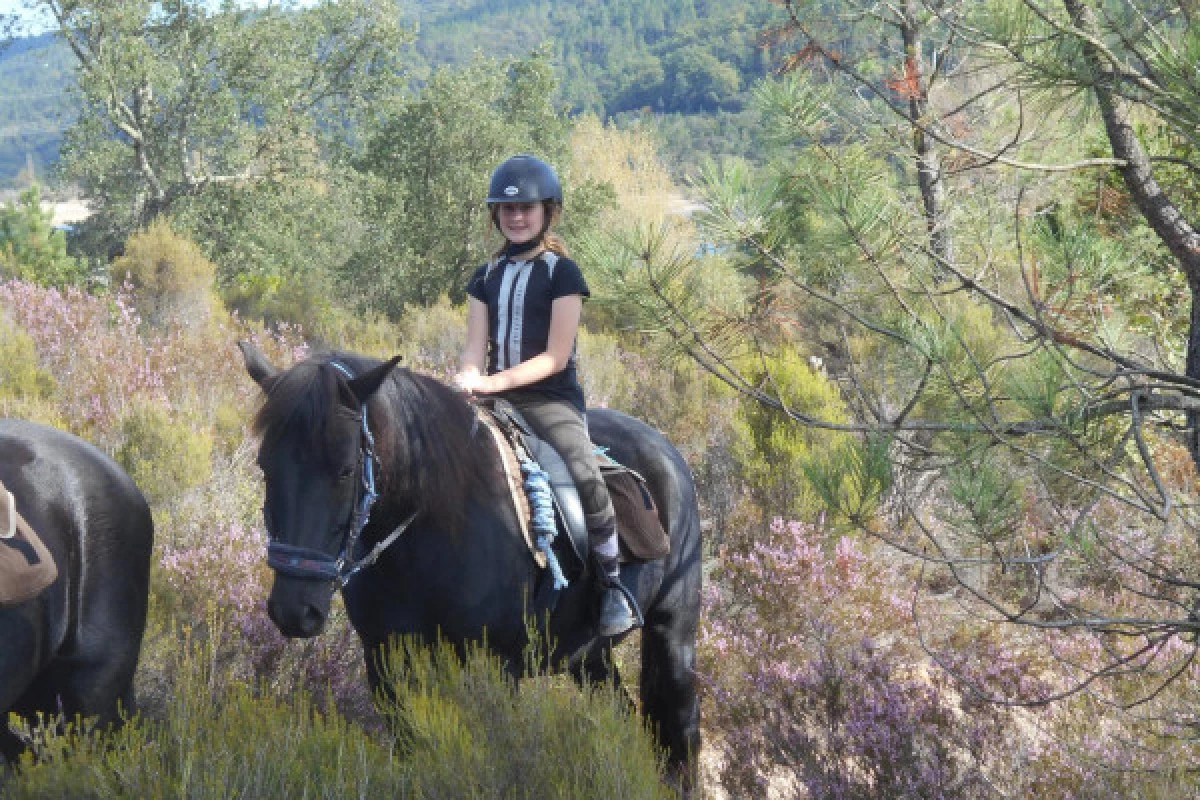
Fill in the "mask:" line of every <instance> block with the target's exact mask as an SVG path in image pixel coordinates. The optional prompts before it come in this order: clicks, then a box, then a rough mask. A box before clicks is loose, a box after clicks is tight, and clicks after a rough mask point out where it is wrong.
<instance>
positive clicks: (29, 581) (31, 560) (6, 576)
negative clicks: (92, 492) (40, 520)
mask: <svg viewBox="0 0 1200 800" xmlns="http://www.w3.org/2000/svg"><path fill="white" fill-rule="evenodd" d="M57 577H58V568H57V567H55V566H54V559H53V558H52V557H51V555H50V551H49V550H47V549H46V546H45V545H44V544H42V540H41V539H39V538H38V537H37V535H36V534H35V533H34V532H33V529H32V528H30V527H29V525H28V524H26V522H25V520H24V519H22V518H21V515H20V514H18V513H17V507H16V502H15V501H14V499H13V496H12V495H11V494H9V492H8V490H7V489H5V488H4V486H3V485H2V484H0V606H12V605H17V604H19V603H23V602H25V601H26V600H29V599H31V598H33V597H35V596H37V595H38V594H39V593H41V591H42V590H43V589H45V588H46V587H47V586H49V585H50V584H52V583H54V579H55V578H57Z"/></svg>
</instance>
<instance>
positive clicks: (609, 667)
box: [568, 644, 637, 714]
mask: <svg viewBox="0 0 1200 800" xmlns="http://www.w3.org/2000/svg"><path fill="white" fill-rule="evenodd" d="M568 672H570V674H571V677H572V678H574V679H575V683H577V684H578V685H579V686H580V687H581V688H582V687H585V686H599V685H601V684H609V685H611V686H612V687H613V689H615V690H616V691H617V692H619V693H620V696H621V698H623V699H624V701H625V703H626V704H627V706H628V709H629V712H630V713H631V714H632V713H636V712H637V703H635V702H634V701H633V697H632V696H631V695H630V694H629V690H628V689H627V688H626V687H625V684H624V683H622V682H621V671H620V670H619V669H617V664H616V662H615V661H613V650H612V647H611V646H609V645H607V644H605V645H595V646H592V647H590V648H588V651H587V654H586V655H585V656H584V657H583V658H580V659H577V660H575V661H574V662H572V663H571V664H570V666H569V667H568Z"/></svg>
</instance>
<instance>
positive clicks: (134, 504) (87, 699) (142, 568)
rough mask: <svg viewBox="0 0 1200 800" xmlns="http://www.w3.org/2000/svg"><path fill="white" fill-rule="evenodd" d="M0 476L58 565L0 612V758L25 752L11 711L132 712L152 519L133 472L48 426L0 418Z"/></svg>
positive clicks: (107, 720) (106, 716)
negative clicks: (40, 588)
mask: <svg viewBox="0 0 1200 800" xmlns="http://www.w3.org/2000/svg"><path fill="white" fill-rule="evenodd" d="M0 482H3V483H4V485H5V486H6V487H8V489H9V490H10V491H11V492H12V493H13V494H14V495H15V496H16V497H17V508H18V510H19V511H20V512H21V515H22V516H24V517H25V519H26V520H27V521H28V522H29V524H30V526H32V527H33V529H34V530H35V531H37V532H38V534H39V535H40V536H41V538H42V540H43V541H44V542H45V544H46V547H47V548H48V549H49V550H50V552H51V553H52V554H53V556H54V560H55V563H56V564H57V565H58V578H57V580H55V582H54V583H53V584H52V585H51V586H50V587H49V588H48V589H46V591H44V592H42V593H41V594H40V595H38V596H37V597H35V598H33V599H32V600H29V601H27V602H25V603H23V604H21V605H18V606H13V607H10V608H3V609H0V712H2V713H3V714H4V716H3V717H0V753H2V754H3V755H4V757H5V758H7V759H10V760H11V759H12V758H13V757H15V756H16V755H18V754H19V753H20V752H21V750H22V749H23V747H22V743H21V741H20V740H19V739H18V738H17V737H16V736H15V735H14V734H13V732H12V731H11V730H10V729H9V728H8V726H7V725H5V724H4V719H5V718H6V717H7V714H8V712H12V711H15V712H17V713H19V714H21V715H23V716H25V717H26V718H29V719H33V718H34V716H35V715H36V713H37V712H43V713H45V714H50V715H53V714H58V713H62V714H64V715H65V716H66V718H67V719H68V720H70V719H72V718H74V716H75V715H76V714H79V715H83V716H85V717H95V718H98V722H99V723H100V724H101V725H109V724H114V723H117V722H118V721H119V715H120V714H121V713H123V712H132V710H133V672H134V669H135V668H136V667H137V661H138V652H139V649H140V648H141V643H142V633H143V631H144V630H145V627H146V605H147V600H148V597H149V589H150V550H151V547H152V546H153V540H154V524H153V522H152V520H151V518H150V508H149V507H148V506H147V505H146V500H145V499H144V498H143V497H142V493H141V492H140V491H138V488H137V487H136V486H134V484H133V481H132V480H130V478H129V476H128V475H126V474H125V472H124V471H123V470H122V469H121V468H120V467H119V466H118V465H117V464H116V462H114V461H113V460H112V459H111V458H109V457H108V456H106V455H105V454H104V453H102V452H100V451H99V450H98V449H96V448H95V447H93V446H92V445H90V444H88V443H87V442H85V441H83V440H82V439H79V438H76V437H75V436H72V435H71V434H69V433H64V432H62V431H59V430H55V429H53V428H47V427H44V426H42V425H35V424H33V423H31V422H23V421H19V420H11V419H9V420H0Z"/></svg>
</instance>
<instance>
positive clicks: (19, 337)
mask: <svg viewBox="0 0 1200 800" xmlns="http://www.w3.org/2000/svg"><path fill="white" fill-rule="evenodd" d="M57 388H58V383H57V382H56V381H55V380H54V376H53V375H51V374H50V373H49V372H48V371H46V370H45V369H44V368H43V367H42V365H41V363H40V362H39V360H38V356H37V345H36V344H35V343H34V341H33V339H32V338H31V337H30V336H29V335H28V334H27V333H25V332H24V331H22V330H21V329H20V328H18V327H16V326H15V325H13V324H12V323H10V322H8V321H7V320H5V319H4V318H3V317H0V417H18V418H20V419H27V420H32V421H35V422H42V423H45V424H47V425H53V426H54V427H58V428H66V427H67V425H66V422H65V420H63V418H62V415H61V413H60V412H59V409H58V406H57V404H56V403H55V402H54V398H55V391H56V389H57Z"/></svg>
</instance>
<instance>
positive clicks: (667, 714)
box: [641, 611, 700, 792]
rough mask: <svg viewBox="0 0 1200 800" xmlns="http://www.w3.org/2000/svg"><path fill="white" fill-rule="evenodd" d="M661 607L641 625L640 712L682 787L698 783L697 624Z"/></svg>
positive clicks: (688, 616)
mask: <svg viewBox="0 0 1200 800" xmlns="http://www.w3.org/2000/svg"><path fill="white" fill-rule="evenodd" d="M683 616H684V617H687V619H679V618H678V617H677V616H676V615H673V614H669V613H665V612H663V611H657V612H653V613H651V614H649V615H647V617H646V627H645V628H643V629H642V683H641V698H642V712H643V713H644V714H645V715H646V717H647V718H648V719H649V720H650V721H651V723H652V725H653V727H654V729H655V734H656V735H657V737H658V743H659V746H661V747H662V748H663V749H664V750H666V753H667V767H668V770H669V771H670V772H671V773H672V774H673V777H674V778H675V779H677V780H678V781H679V782H680V783H681V784H682V786H681V788H682V789H683V790H684V791H685V792H686V791H690V789H691V788H692V787H694V786H696V779H697V776H698V773H697V757H698V756H699V754H700V701H699V699H698V698H697V696H696V644H695V633H696V623H695V620H694V619H692V618H691V617H692V615H687V614H684V615H683Z"/></svg>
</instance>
